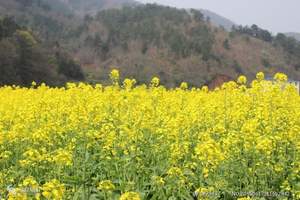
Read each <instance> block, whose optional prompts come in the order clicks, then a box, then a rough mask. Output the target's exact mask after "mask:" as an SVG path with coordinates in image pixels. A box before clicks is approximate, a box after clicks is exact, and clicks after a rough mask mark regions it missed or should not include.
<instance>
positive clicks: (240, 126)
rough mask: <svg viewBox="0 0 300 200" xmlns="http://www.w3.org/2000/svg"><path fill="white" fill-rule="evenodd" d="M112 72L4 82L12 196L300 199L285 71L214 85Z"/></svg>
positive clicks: (1, 193) (1, 189) (4, 137)
mask: <svg viewBox="0 0 300 200" xmlns="http://www.w3.org/2000/svg"><path fill="white" fill-rule="evenodd" d="M111 80H112V82H113V83H112V85H111V86H102V85H100V84H99V85H95V86H92V85H88V84H83V83H80V84H73V83H69V84H67V85H66V87H62V88H50V87H48V86H46V85H44V84H42V85H40V86H37V85H36V84H34V83H33V85H32V87H31V88H20V87H8V86H7V87H2V88H1V89H0V130H1V131H0V199H1V197H2V198H5V199H54V200H55V199H120V200H139V199H157V200H164V199H172V200H175V199H233V200H235V199H239V200H242V199H245V200H246V199H248V200H249V199H260V200H263V199H300V97H299V94H298V92H297V91H296V89H295V87H294V86H292V85H289V84H287V83H286V80H287V77H286V76H285V75H284V74H276V75H275V81H274V82H270V81H265V80H264V74H263V73H258V74H257V79H256V80H254V81H253V82H251V83H247V79H246V77H244V76H241V77H240V78H239V79H238V80H237V81H236V82H228V83H226V84H224V85H223V86H222V87H221V88H217V89H215V90H214V91H208V88H207V87H203V88H189V86H188V84H187V83H182V84H181V85H180V87H179V88H176V89H166V88H164V87H163V86H160V85H159V79H158V78H153V79H152V81H151V83H150V84H149V85H148V86H146V85H140V86H135V80H131V79H125V80H124V81H121V80H119V73H118V71H116V70H113V71H112V72H111ZM250 192H253V194H256V195H251V194H250Z"/></svg>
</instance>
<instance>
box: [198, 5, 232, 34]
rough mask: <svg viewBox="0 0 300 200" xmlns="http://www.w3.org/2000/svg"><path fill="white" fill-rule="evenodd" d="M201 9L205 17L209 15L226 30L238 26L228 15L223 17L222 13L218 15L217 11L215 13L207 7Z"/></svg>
mask: <svg viewBox="0 0 300 200" xmlns="http://www.w3.org/2000/svg"><path fill="white" fill-rule="evenodd" d="M200 11H201V12H202V13H203V14H204V16H205V17H208V18H209V19H210V21H211V23H212V24H214V25H216V26H219V27H223V28H225V30H227V31H230V30H231V28H232V26H236V23H234V22H233V21H231V20H230V19H227V18H226V17H223V16H221V15H218V14H217V13H214V12H212V11H210V10H206V9H200Z"/></svg>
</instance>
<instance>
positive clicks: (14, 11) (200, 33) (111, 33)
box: [0, 0, 300, 86]
mask: <svg viewBox="0 0 300 200" xmlns="http://www.w3.org/2000/svg"><path fill="white" fill-rule="evenodd" d="M24 2H25V3H24ZM29 2H31V3H29ZM76 2H77V1H72V2H71V1H70V2H69V1H67V0H55V1H49V0H31V1H24V0H12V1H9V2H7V1H4V0H0V9H2V10H3V11H5V12H3V13H4V14H7V15H10V16H14V18H15V20H16V22H17V23H18V24H20V25H22V26H26V27H28V28H29V29H30V30H31V31H32V32H33V33H35V35H37V36H38V37H39V38H40V39H41V41H42V42H43V44H47V46H48V49H49V48H54V49H55V48H59V49H60V50H62V51H64V52H68V54H70V55H71V56H72V58H73V59H75V60H77V61H78V63H79V64H80V65H81V66H82V69H83V71H84V73H85V76H86V80H87V81H89V82H98V81H107V74H108V72H109V71H110V70H111V69H112V68H113V67H117V68H119V69H122V70H121V71H122V72H123V74H122V76H126V77H136V79H137V81H138V82H140V83H144V82H149V81H150V78H151V77H152V76H159V77H160V78H161V81H162V82H163V83H164V84H165V85H166V86H177V85H178V84H179V83H180V82H182V81H183V80H188V81H189V82H190V84H191V85H195V86H198V85H203V84H205V83H207V82H209V81H211V80H212V79H213V78H214V77H215V76H216V75H218V74H224V75H227V76H228V77H236V76H238V75H240V74H245V75H247V76H248V77H250V78H253V77H254V75H255V73H256V72H257V71H264V72H265V73H266V74H267V75H272V74H273V73H274V72H275V71H281V72H284V73H286V74H288V75H289V76H290V77H291V78H293V79H299V77H300V71H299V69H300V56H299V55H300V53H299V52H300V51H299V49H300V48H299V46H300V45H299V43H298V42H297V41H296V40H294V39H291V38H289V37H286V36H285V35H283V34H278V35H277V36H272V35H271V34H270V33H269V32H268V31H266V30H263V29H260V28H259V27H257V26H252V27H236V28H235V29H234V30H233V31H232V32H227V31H225V30H223V29H222V28H218V27H216V26H214V25H212V24H210V22H209V21H207V19H206V17H204V15H203V14H202V13H201V12H200V11H198V10H180V9H175V8H170V7H164V6H159V5H155V4H148V5H140V4H136V2H127V1H126V2H125V1H124V2H123V1H117V2H118V3H114V2H115V1H95V2H96V3H97V6H95V5H96V4H92V2H93V1H91V2H89V3H84V1H78V2H77V3H76ZM90 3H91V4H90ZM119 3H120V4H119ZM92 5H94V6H92ZM101 5H102V6H101ZM117 5H123V8H119V7H121V6H117ZM124 5H126V6H124ZM86 6H87V7H88V8H90V9H92V8H94V9H97V10H98V9H99V12H97V14H95V13H96V12H95V11H93V12H92V13H91V14H90V13H89V12H86V13H84V14H90V15H85V16H84V17H82V15H83V13H80V8H85V7H86ZM115 7H118V8H119V9H104V8H115ZM88 8H86V9H83V10H86V11H87V10H89V9H88ZM102 9H104V10H102ZM1 13H2V12H1ZM79 13H80V14H79Z"/></svg>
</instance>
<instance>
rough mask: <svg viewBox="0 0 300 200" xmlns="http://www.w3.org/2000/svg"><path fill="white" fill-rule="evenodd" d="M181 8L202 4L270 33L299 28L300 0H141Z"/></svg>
mask: <svg viewBox="0 0 300 200" xmlns="http://www.w3.org/2000/svg"><path fill="white" fill-rule="evenodd" d="M140 1H141V2H143V3H154V2H156V3H159V4H164V5H170V6H175V7H180V8H204V9H208V10H211V11H213V12H216V13H217V14H220V15H222V16H224V17H226V18H228V19H231V20H232V21H234V22H235V23H237V24H243V25H247V24H248V25H252V24H257V25H259V26H260V27H262V28H265V29H268V30H270V31H271V32H273V33H277V32H300V0H140Z"/></svg>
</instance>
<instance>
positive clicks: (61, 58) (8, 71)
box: [0, 17, 84, 85]
mask: <svg viewBox="0 0 300 200" xmlns="http://www.w3.org/2000/svg"><path fill="white" fill-rule="evenodd" d="M0 70H1V71H0V84H1V85H5V84H10V85H12V84H17V85H30V84H31V82H32V81H36V82H39V83H42V82H45V83H47V84H50V85H58V84H61V83H63V82H65V81H67V80H83V79H84V75H83V73H82V71H81V68H80V65H79V64H77V63H76V62H75V61H74V60H73V58H72V57H70V56H69V55H68V54H67V53H65V52H63V51H62V50H60V49H59V48H57V49H55V50H54V49H52V47H50V46H45V45H44V44H43V43H42V42H41V41H39V38H38V37H36V36H35V35H34V33H33V32H32V31H31V30H29V29H27V28H26V27H22V26H20V25H18V24H17V23H16V22H15V21H14V20H13V19H12V18H10V17H4V18H0Z"/></svg>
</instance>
